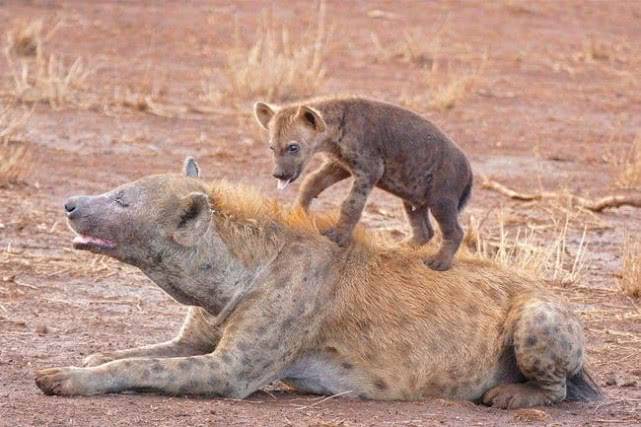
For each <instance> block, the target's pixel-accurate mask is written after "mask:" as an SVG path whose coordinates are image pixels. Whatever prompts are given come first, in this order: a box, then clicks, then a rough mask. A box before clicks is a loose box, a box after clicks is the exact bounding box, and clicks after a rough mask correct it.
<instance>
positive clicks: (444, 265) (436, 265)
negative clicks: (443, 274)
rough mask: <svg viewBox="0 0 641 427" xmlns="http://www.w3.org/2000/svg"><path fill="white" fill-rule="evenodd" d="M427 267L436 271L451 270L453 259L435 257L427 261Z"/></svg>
mask: <svg viewBox="0 0 641 427" xmlns="http://www.w3.org/2000/svg"><path fill="white" fill-rule="evenodd" d="M425 265H427V266H428V267H429V268H431V269H432V270H436V271H445V270H449V269H450V267H451V266H452V257H445V256H438V255H434V256H431V257H429V258H427V260H425Z"/></svg>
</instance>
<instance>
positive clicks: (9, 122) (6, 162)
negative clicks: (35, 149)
mask: <svg viewBox="0 0 641 427" xmlns="http://www.w3.org/2000/svg"><path fill="white" fill-rule="evenodd" d="M29 115H30V113H28V112H22V113H16V112H15V111H12V110H11V109H10V108H8V107H4V108H1V109H0V187H4V186H7V185H9V184H15V183H18V182H20V181H21V180H22V179H24V177H25V176H26V175H27V174H28V172H29V169H30V167H31V151H30V150H29V145H28V144H27V143H26V142H25V141H23V140H21V139H20V138H19V136H20V132H21V131H22V129H23V128H24V125H25V124H26V122H27V120H28V118H29Z"/></svg>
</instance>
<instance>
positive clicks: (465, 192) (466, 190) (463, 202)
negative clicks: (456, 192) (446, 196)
mask: <svg viewBox="0 0 641 427" xmlns="http://www.w3.org/2000/svg"><path fill="white" fill-rule="evenodd" d="M473 182H474V179H473V178H472V176H471V175H470V181H469V182H468V183H467V185H466V186H465V188H464V189H463V194H461V198H460V199H459V201H458V210H459V212H460V211H462V210H463V208H464V207H465V205H466V204H467V201H468V200H470V195H471V194H472V183H473Z"/></svg>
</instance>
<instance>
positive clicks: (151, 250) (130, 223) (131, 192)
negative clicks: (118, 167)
mask: <svg viewBox="0 0 641 427" xmlns="http://www.w3.org/2000/svg"><path fill="white" fill-rule="evenodd" d="M64 209H65V214H66V216H67V221H68V223H69V227H70V228H71V229H72V230H73V231H74V232H75V233H76V237H75V238H74V240H73V246H74V248H75V249H81V250H87V251H91V252H95V253H98V254H103V255H108V256H111V257H113V258H116V259H119V260H121V261H124V262H127V263H129V264H133V265H136V266H138V267H144V266H148V265H153V264H157V263H158V262H159V260H161V259H162V258H163V256H164V255H165V254H167V253H170V252H172V251H174V252H175V251H179V250H180V249H181V248H184V247H186V246H192V245H195V244H196V243H197V241H198V239H199V238H200V237H201V236H203V235H204V234H205V232H206V231H207V230H208V228H209V224H210V217H211V214H210V212H211V210H210V205H209V197H208V196H207V190H206V187H205V185H204V183H203V182H202V181H201V180H200V179H198V165H197V164H196V162H195V161H194V160H193V159H187V161H186V162H185V166H184V174H183V175H178V174H166V175H153V176H148V177H145V178H142V179H140V180H138V181H135V182H132V183H129V184H125V185H121V186H120V187H117V188H116V189H114V190H112V191H109V192H107V193H104V194H99V195H96V196H74V197H71V198H69V199H68V200H67V201H66V203H65V205H64Z"/></svg>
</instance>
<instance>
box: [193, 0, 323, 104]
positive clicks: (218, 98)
mask: <svg viewBox="0 0 641 427" xmlns="http://www.w3.org/2000/svg"><path fill="white" fill-rule="evenodd" d="M325 9H326V7H325V2H324V1H321V2H319V6H318V16H317V20H316V25H315V28H312V29H310V30H308V31H304V32H302V33H293V32H292V31H290V30H289V29H288V28H287V27H286V26H285V25H284V24H282V23H281V22H279V21H277V20H276V18H274V14H273V13H268V14H263V15H262V16H261V18H260V22H259V23H258V30H257V32H256V37H255V40H254V42H253V43H251V44H249V45H247V44H245V43H243V41H242V40H241V36H240V33H239V31H238V30H237V31H236V36H235V43H234V47H232V48H231V49H229V50H228V51H226V52H224V55H225V66H224V68H223V75H224V78H225V86H224V88H223V89H222V90H220V89H219V85H220V83H219V82H217V81H216V80H214V79H208V80H207V81H205V82H204V92H205V98H206V100H207V101H209V102H211V103H215V104H219V103H221V102H223V101H224V102H225V103H229V102H232V103H236V104H237V103H243V102H246V101H254V100H256V99H263V100H268V101H277V102H278V101H287V100H291V99H296V98H301V97H307V96H311V95H314V94H316V93H317V92H318V90H319V88H320V87H321V86H322V84H323V83H324V82H325V73H326V70H325V67H324V65H323V53H324V50H325V47H326V44H327V39H328V35H327V33H328V31H327V28H326V23H325V15H326V10H325ZM237 29H238V26H237ZM292 34H295V36H293V35H292Z"/></svg>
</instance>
